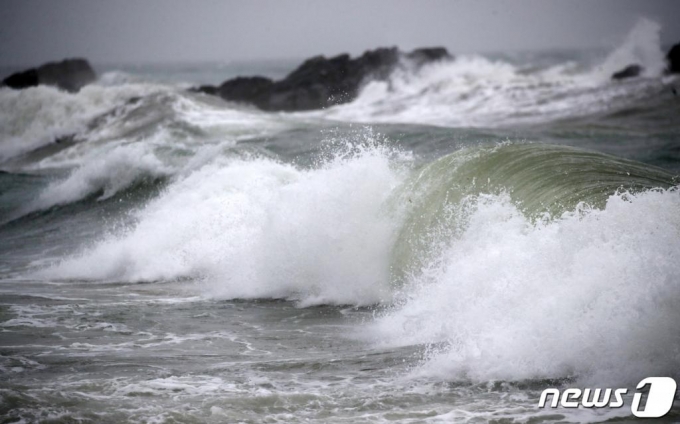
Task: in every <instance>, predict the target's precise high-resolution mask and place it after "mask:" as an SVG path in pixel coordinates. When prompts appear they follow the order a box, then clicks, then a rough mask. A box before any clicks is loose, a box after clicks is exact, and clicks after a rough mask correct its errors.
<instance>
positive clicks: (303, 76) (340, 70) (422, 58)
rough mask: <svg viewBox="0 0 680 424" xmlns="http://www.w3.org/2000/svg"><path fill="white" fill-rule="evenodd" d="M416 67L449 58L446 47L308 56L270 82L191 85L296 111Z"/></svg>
mask: <svg viewBox="0 0 680 424" xmlns="http://www.w3.org/2000/svg"><path fill="white" fill-rule="evenodd" d="M402 59H404V61H405V62H408V63H410V64H412V65H414V66H416V67H418V66H422V65H425V64H427V63H430V62H434V61H439V60H451V59H453V57H452V56H451V55H450V54H449V53H448V52H447V51H446V49H444V48H441V47H438V48H427V49H417V50H414V51H413V52H411V53H408V54H405V55H404V54H402V53H401V52H400V51H399V50H398V49H397V48H396V47H392V48H380V49H376V50H369V51H367V52H365V53H364V54H363V55H361V56H359V57H358V58H356V59H352V58H350V56H349V55H347V54H342V55H339V56H335V57H332V58H330V59H327V58H325V57H324V56H315V57H312V58H310V59H307V60H306V61H305V62H303V63H302V65H300V66H299V67H298V68H297V69H295V70H294V71H293V72H291V73H290V74H289V75H288V76H287V77H286V78H284V79H282V80H280V81H272V80H270V79H268V78H264V77H238V78H234V79H231V80H228V81H225V82H224V83H223V84H222V85H220V86H219V87H218V88H217V89H216V90H213V87H212V86H202V87H198V88H197V89H194V91H199V92H203V93H207V94H214V93H215V94H217V95H219V96H220V97H222V98H223V99H225V100H229V101H236V102H244V103H250V104H253V105H255V106H257V107H259V108H260V109H263V110H272V111H274V110H279V111H299V110H312V109H321V108H324V107H328V106H332V105H336V104H340V103H346V102H349V101H351V100H353V99H355V98H356V96H357V95H358V93H359V90H360V89H361V86H362V84H363V83H364V82H365V81H366V80H369V79H378V80H380V79H386V78H387V77H388V76H389V74H390V73H391V72H392V71H393V70H394V69H395V68H396V67H397V66H400V64H401V63H402Z"/></svg>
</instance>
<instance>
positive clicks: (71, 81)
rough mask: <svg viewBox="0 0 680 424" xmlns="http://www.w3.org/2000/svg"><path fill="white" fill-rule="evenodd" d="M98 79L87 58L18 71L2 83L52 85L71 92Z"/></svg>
mask: <svg viewBox="0 0 680 424" xmlns="http://www.w3.org/2000/svg"><path fill="white" fill-rule="evenodd" d="M96 79H97V75H96V74H95V72H94V70H93V69H92V67H91V66H90V64H89V63H88V62H87V60H85V59H66V60H63V61H61V62H50V63H46V64H44V65H41V66H40V67H38V68H32V69H28V70H26V71H23V72H17V73H15V74H12V75H10V76H9V77H7V78H5V79H4V80H3V81H2V84H3V85H6V86H7V87H11V88H15V89H23V88H28V87H34V86H36V85H51V86H54V87H59V88H61V89H62V90H66V91H69V92H76V91H78V90H80V89H81V88H82V87H83V86H85V85H87V84H89V83H91V82H93V81H94V80H96Z"/></svg>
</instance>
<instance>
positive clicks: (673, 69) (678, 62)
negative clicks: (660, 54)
mask: <svg viewBox="0 0 680 424" xmlns="http://www.w3.org/2000/svg"><path fill="white" fill-rule="evenodd" d="M666 61H668V68H667V70H668V72H669V73H671V74H680V43H678V44H676V45H674V46H673V47H671V49H670V50H669V51H668V54H667V55H666Z"/></svg>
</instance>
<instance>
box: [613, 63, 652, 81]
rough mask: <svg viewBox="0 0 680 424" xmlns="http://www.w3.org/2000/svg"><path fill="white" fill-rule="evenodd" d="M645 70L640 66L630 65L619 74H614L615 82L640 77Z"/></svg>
mask: <svg viewBox="0 0 680 424" xmlns="http://www.w3.org/2000/svg"><path fill="white" fill-rule="evenodd" d="M643 69H644V68H643V67H642V66H640V65H628V66H626V67H625V68H623V69H621V70H620V71H618V72H614V73H613V74H612V79H613V80H622V79H626V78H633V77H637V76H640V74H641V73H642V70H643Z"/></svg>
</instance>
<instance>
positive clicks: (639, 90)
mask: <svg viewBox="0 0 680 424" xmlns="http://www.w3.org/2000/svg"><path fill="white" fill-rule="evenodd" d="M659 31H660V26H659V25H658V24H657V23H655V22H653V21H650V20H648V19H642V20H640V21H639V22H638V23H637V24H636V25H635V27H634V28H633V29H632V30H631V31H630V33H629V34H628V36H627V37H626V39H625V40H623V41H622V43H621V45H620V46H619V47H617V48H615V49H614V50H613V51H612V52H611V53H610V54H609V55H608V56H607V57H603V58H602V60H601V61H600V63H598V64H597V65H595V66H594V67H592V68H584V67H583V64H581V65H579V64H577V63H575V62H565V63H557V64H554V65H553V66H550V67H547V68H545V67H537V68H536V69H533V70H530V71H528V70H527V66H528V65H529V64H526V63H523V64H522V66H515V65H513V64H511V63H508V62H506V61H503V60H491V59H489V58H486V57H482V56H478V55H467V56H458V57H457V58H456V59H455V60H454V61H451V62H441V63H434V64H430V65H427V66H424V67H422V68H421V69H419V70H413V69H412V68H409V67H405V68H399V69H397V70H396V71H395V72H393V74H392V75H391V77H390V78H389V79H388V80H386V81H371V82H369V83H368V84H367V85H366V86H365V87H364V88H363V90H362V91H361V93H360V94H359V96H358V98H357V99H356V100H354V101H353V102H351V103H348V104H344V105H339V106H336V107H332V108H329V109H328V110H325V111H321V112H313V113H311V115H313V116H322V117H325V118H328V119H336V120H342V121H353V122H363V123H377V122H397V123H419V124H430V125H440V126H449V127H497V126H512V125H526V124H536V123H543V122H551V121H555V120H560V119H566V118H575V117H586V116H590V115H593V114H597V113H606V112H611V111H616V110H619V109H621V108H625V107H627V106H629V105H630V104H634V103H635V102H637V101H640V100H641V99H645V98H647V97H649V96H650V95H655V93H656V92H657V91H658V87H659V86H662V85H663V84H666V83H667V81H665V80H663V79H661V78H659V77H660V76H661V75H662V73H663V70H664V68H665V66H666V64H665V59H664V55H663V52H662V51H661V48H660V37H659ZM631 64H639V65H641V66H642V67H643V68H644V72H643V76H645V77H647V78H637V79H633V80H629V81H627V82H626V84H625V85H622V84H621V83H620V82H618V81H611V75H612V74H613V73H614V72H616V71H619V70H621V69H622V68H624V67H626V66H628V65H631ZM308 114H309V113H308Z"/></svg>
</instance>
